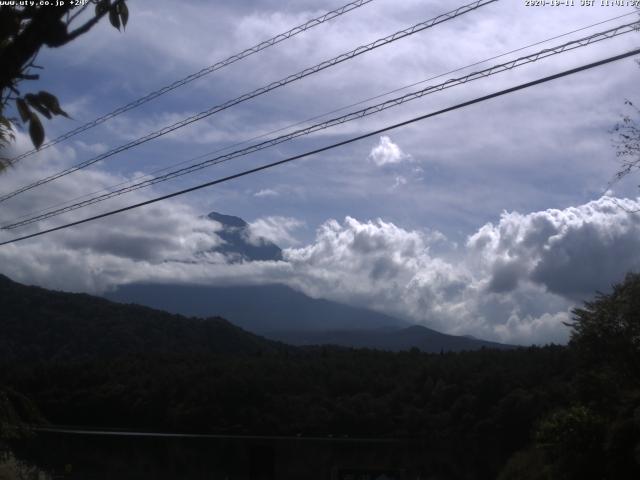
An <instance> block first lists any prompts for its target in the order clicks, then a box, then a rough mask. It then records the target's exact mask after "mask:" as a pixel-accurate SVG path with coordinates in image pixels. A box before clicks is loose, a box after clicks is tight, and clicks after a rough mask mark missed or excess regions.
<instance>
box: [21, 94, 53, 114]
mask: <svg viewBox="0 0 640 480" xmlns="http://www.w3.org/2000/svg"><path fill="white" fill-rule="evenodd" d="M24 98H25V99H26V100H27V102H29V105H31V106H32V107H33V108H35V109H36V110H37V111H38V112H40V113H41V114H42V115H44V116H45V117H47V118H48V119H51V112H49V109H48V108H47V107H46V106H44V105H42V104H41V103H40V99H39V98H38V97H37V96H35V95H34V94H32V93H28V94H26V95H25V96H24Z"/></svg>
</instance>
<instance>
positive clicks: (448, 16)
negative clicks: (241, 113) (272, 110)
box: [0, 0, 498, 202]
mask: <svg viewBox="0 0 640 480" xmlns="http://www.w3.org/2000/svg"><path fill="white" fill-rule="evenodd" d="M497 1H498V0H476V1H475V2H473V3H470V4H468V5H464V6H462V7H458V8H457V9H455V10H452V11H451V12H447V13H444V14H442V15H439V16H437V17H435V18H432V19H430V20H427V21H424V22H421V23H418V24H416V25H413V26H412V27H409V28H407V29H404V30H400V31H398V32H395V33H393V34H392V35H389V36H387V37H385V38H381V39H378V40H376V41H374V42H372V43H369V44H367V45H362V46H360V47H358V48H356V49H354V50H351V51H350V52H347V53H343V54H341V55H338V56H337V57H334V58H332V59H330V60H325V61H324V62H322V63H319V64H317V65H315V66H313V67H309V68H306V69H304V70H302V71H300V72H298V73H296V74H293V75H289V76H288V77H285V78H283V79H281V80H278V81H276V82H272V83H270V84H269V85H267V86H264V87H261V88H258V89H256V90H254V91H252V92H250V93H246V94H244V95H242V96H240V97H237V98H235V99H233V100H229V101H227V102H225V103H223V104H221V105H216V106H214V107H211V108H210V109H208V110H205V111H203V112H200V113H198V114H195V115H192V116H190V117H187V118H185V119H183V120H181V121H179V122H176V123H173V124H171V125H168V126H166V127H163V128H161V129H160V130H156V131H155V132H152V133H149V134H147V135H145V136H144V137H140V138H138V139H136V140H133V141H131V142H129V143H126V144H124V145H120V146H119V147H116V148H114V149H111V150H109V151H108V152H105V153H102V154H100V155H97V156H95V157H93V158H90V159H88V160H85V161H84V162H80V163H78V164H76V165H74V166H72V167H69V168H67V169H65V170H62V171H60V172H58V173H55V174H53V175H50V176H48V177H45V178H43V179H41V180H38V181H36V182H34V183H31V184H29V185H26V186H24V187H21V188H19V189H17V190H14V191H13V192H10V193H7V194H5V195H3V196H1V197H0V202H4V201H6V200H8V199H9V198H12V197H15V196H16V195H18V194H20V193H23V192H26V191H28V190H31V189H33V188H36V187H38V186H41V185H44V184H46V183H49V182H52V181H54V180H56V179H58V178H60V177H64V176H66V175H69V174H71V173H73V172H76V171H78V170H81V169H83V168H86V167H88V166H90V165H93V164H94V163H97V162H99V161H101V160H104V159H106V158H108V157H111V156H113V155H115V154H117V153H120V152H123V151H125V150H129V149H131V148H133V147H136V146H138V145H141V144H143V143H146V142H148V141H150V140H154V139H156V138H158V137H161V136H163V135H166V134H168V133H170V132H173V131H175V130H177V129H179V128H182V127H185V126H187V125H190V124H191V123H194V122H197V121H199V120H202V119H204V118H206V117H209V116H211V115H213V114H215V113H218V112H220V111H222V110H226V109H228V108H230V107H232V106H234V105H237V104H239V103H242V102H245V101H247V100H250V99H252V98H254V97H257V96H259V95H262V94H265V93H267V92H270V91H272V90H275V89H277V88H280V87H283V86H285V85H287V84H289V83H292V82H295V81H297V80H300V79H302V78H305V77H307V76H309V75H312V74H315V73H318V72H320V71H322V70H324V69H326V68H329V67H333V66H334V65H337V64H339V63H342V62H344V61H347V60H351V59H353V58H355V57H357V56H359V55H362V54H363V53H366V52H369V51H371V50H374V49H376V48H379V47H382V46H384V45H387V44H389V43H392V42H395V41H397V40H400V39H402V38H404V37H407V36H409V35H413V34H415V33H418V32H421V31H422V30H425V29H428V28H431V27H433V26H435V25H438V24H440V23H444V22H446V21H448V20H452V19H454V18H456V17H459V16H461V15H464V14H465V13H469V12H471V11H473V10H477V9H478V8H481V7H483V6H485V5H489V4H491V3H494V2H497Z"/></svg>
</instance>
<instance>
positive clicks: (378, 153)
mask: <svg viewBox="0 0 640 480" xmlns="http://www.w3.org/2000/svg"><path fill="white" fill-rule="evenodd" d="M410 158H411V156H410V155H407V154H406V153H404V152H403V151H402V149H401V148H400V146H399V145H397V144H395V143H393V142H392V141H391V138H389V137H387V136H386V135H383V136H382V137H380V141H379V142H378V145H376V146H375V147H373V148H372V149H371V152H370V153H369V159H370V160H371V161H373V163H375V164H376V165H378V166H379V167H382V166H384V165H388V164H394V163H400V162H403V161H405V160H409V159H410Z"/></svg>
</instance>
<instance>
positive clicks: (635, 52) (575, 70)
mask: <svg viewBox="0 0 640 480" xmlns="http://www.w3.org/2000/svg"><path fill="white" fill-rule="evenodd" d="M638 54H640V48H638V49H635V50H631V51H629V52H626V53H622V54H620V55H616V56H613V57H608V58H606V59H603V60H599V61H597V62H593V63H589V64H586V65H582V66H580V67H577V68H572V69H570V70H565V71H563V72H560V73H556V74H554V75H550V76H547V77H543V78H539V79H537V80H533V81H531V82H527V83H523V84H520V85H517V86H515V87H511V88H507V89H504V90H500V91H498V92H495V93H491V94H489V95H485V96H482V97H477V98H475V99H473V100H469V101H466V102H463V103H459V104H457V105H454V106H452V107H448V108H444V109H442V110H438V111H436V112H432V113H428V114H425V115H421V116H419V117H414V118H411V119H409V120H405V121H403V122H400V123H395V124H393V125H390V126H387V127H384V128H381V129H378V130H374V131H372V132H369V133H365V134H363V135H358V136H356V137H352V138H349V139H347V140H343V141H341V142H337V143H334V144H331V145H328V146H325V147H322V148H318V149H316V150H311V151H309V152H305V153H302V154H299V155H295V156H293V157H288V158H285V159H283V160H278V161H276V162H272V163H267V164H265V165H261V166H259V167H255V168H251V169H249V170H244V171H242V172H239V173H236V174H233V175H229V176H227V177H224V178H219V179H216V180H212V181H210V182H206V183H202V184H200V185H196V186H194V187H190V188H186V189H184V190H180V191H178V192H174V193H170V194H168V195H163V196H161V197H157V198H153V199H151V200H146V201H144V202H140V203H136V204H134V205H129V206H127V207H123V208H119V209H116V210H111V211H109V212H105V213H101V214H99V215H94V216H92V217H88V218H84V219H82V220H78V221H75V222H71V223H67V224H64V225H60V226H58V227H54V228H49V229H47V230H43V231H40V232H36V233H32V234H30V235H24V236H22V237H18V238H14V239H12V240H6V241H4V242H0V246H3V245H8V244H10V243H17V242H21V241H24V240H28V239H30V238H34V237H39V236H41V235H45V234H48V233H52V232H56V231H58V230H64V229H67V228H70V227H75V226H77V225H82V224H84V223H88V222H92V221H94V220H98V219H101V218H105V217H109V216H112V215H115V214H118V213H122V212H126V211H129V210H133V209H136V208H140V207H143V206H146V205H150V204H152V203H157V202H160V201H163V200H167V199H170V198H173V197H177V196H180V195H184V194H186V193H190V192H194V191H196V190H200V189H203V188H206V187H211V186H213V185H218V184H220V183H224V182H228V181H230V180H235V179H236V178H240V177H244V176H247V175H250V174H253V173H257V172H260V171H263V170H268V169H271V168H274V167H277V166H279V165H284V164H286V163H290V162H293V161H295V160H299V159H301V158H304V157H308V156H311V155H316V154H318V153H322V152H326V151H328V150H332V149H334V148H337V147H341V146H344V145H348V144H350V143H354V142H357V141H359V140H363V139H365V138H369V137H373V136H375V135H379V134H381V133H385V132H388V131H390V130H394V129H396V128H399V127H403V126H406V125H409V124H412V123H416V122H419V121H422V120H426V119H428V118H432V117H436V116H438V115H442V114H445V113H448V112H452V111H454V110H459V109H461V108H465V107H468V106H471V105H475V104H477V103H481V102H484V101H487V100H491V99H493V98H497V97H501V96H503V95H507V94H510V93H513V92H516V91H519V90H524V89H527V88H530V87H533V86H535V85H540V84H543V83H547V82H550V81H552V80H556V79H558V78H562V77H566V76H569V75H573V74H576V73H579V72H582V71H585V70H589V69H592V68H596V67H599V66H602V65H606V64H609V63H612V62H615V61H618V60H622V59H624V58H628V57H631V56H633V55H638Z"/></svg>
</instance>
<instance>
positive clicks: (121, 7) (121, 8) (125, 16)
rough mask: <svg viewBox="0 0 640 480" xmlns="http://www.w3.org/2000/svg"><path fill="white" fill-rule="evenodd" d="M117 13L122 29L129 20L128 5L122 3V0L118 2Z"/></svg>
mask: <svg viewBox="0 0 640 480" xmlns="http://www.w3.org/2000/svg"><path fill="white" fill-rule="evenodd" d="M118 13H120V20H122V28H123V29H124V27H126V26H127V22H128V21H129V7H127V4H126V3H124V0H123V1H122V2H120V3H119V4H118Z"/></svg>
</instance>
